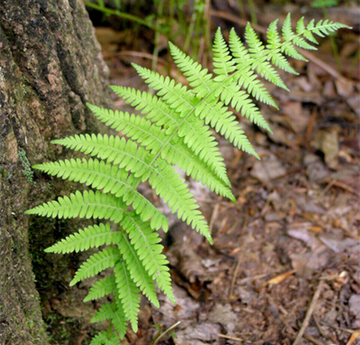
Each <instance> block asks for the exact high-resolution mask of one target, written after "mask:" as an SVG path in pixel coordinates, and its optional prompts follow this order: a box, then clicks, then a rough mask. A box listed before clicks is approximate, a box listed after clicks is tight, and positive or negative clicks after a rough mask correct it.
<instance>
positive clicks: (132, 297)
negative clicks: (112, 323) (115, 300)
mask: <svg viewBox="0 0 360 345" xmlns="http://www.w3.org/2000/svg"><path fill="white" fill-rule="evenodd" d="M114 272H115V281H116V286H117V294H118V296H119V299H120V300H121V305H122V308H123V310H124V314H125V317H126V318H127V319H128V320H129V321H130V324H131V328H132V329H133V331H134V332H135V333H136V332H137V330H138V325H137V319H138V313H139V308H140V299H139V298H140V295H139V289H138V288H137V287H136V285H135V283H134V281H133V280H132V279H131V277H130V273H129V270H128V269H127V267H126V265H125V263H124V262H123V261H119V262H117V264H116V266H115V268H114Z"/></svg>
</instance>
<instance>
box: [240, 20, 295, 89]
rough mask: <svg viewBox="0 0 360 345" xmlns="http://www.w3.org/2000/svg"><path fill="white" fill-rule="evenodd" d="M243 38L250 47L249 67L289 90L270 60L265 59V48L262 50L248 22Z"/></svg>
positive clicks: (261, 45)
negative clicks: (250, 62) (251, 60)
mask: <svg viewBox="0 0 360 345" xmlns="http://www.w3.org/2000/svg"><path fill="white" fill-rule="evenodd" d="M245 39H246V43H247V44H248V45H249V47H250V48H249V51H250V56H252V58H253V62H252V64H251V69H252V70H254V71H255V70H256V71H257V73H258V74H259V75H260V76H261V77H263V78H265V79H266V80H268V81H270V82H271V83H273V84H275V85H276V86H278V87H281V88H282V89H285V90H287V91H289V89H288V87H287V86H286V85H285V84H284V82H283V81H282V79H281V78H280V76H279V74H278V72H277V71H276V70H275V68H274V67H273V66H272V65H271V64H270V62H268V61H267V60H268V59H267V56H266V50H264V46H263V44H262V42H261V41H260V39H259V38H258V36H257V34H256V33H255V31H254V29H253V28H252V27H251V25H250V24H248V25H247V26H246V29H245Z"/></svg>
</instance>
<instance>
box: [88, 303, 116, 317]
mask: <svg viewBox="0 0 360 345" xmlns="http://www.w3.org/2000/svg"><path fill="white" fill-rule="evenodd" d="M114 312H115V308H114V305H113V303H109V302H106V303H105V304H103V305H102V306H101V308H100V309H99V310H98V311H97V313H96V314H95V315H94V316H93V317H92V319H91V322H99V321H104V320H110V319H112V316H113V314H114Z"/></svg>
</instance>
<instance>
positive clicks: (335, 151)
mask: <svg viewBox="0 0 360 345" xmlns="http://www.w3.org/2000/svg"><path fill="white" fill-rule="evenodd" d="M338 134H339V128H338V127H333V128H331V130H323V131H319V132H318V133H317V134H316V135H315V136H314V139H313V141H312V142H311V145H312V147H314V148H315V149H317V150H320V151H321V152H323V153H324V156H325V163H326V165H327V166H328V167H329V168H330V169H336V168H337V165H338V155H339V138H338Z"/></svg>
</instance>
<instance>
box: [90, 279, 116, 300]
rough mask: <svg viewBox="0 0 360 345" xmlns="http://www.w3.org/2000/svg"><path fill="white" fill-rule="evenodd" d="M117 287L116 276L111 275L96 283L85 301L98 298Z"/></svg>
mask: <svg viewBox="0 0 360 345" xmlns="http://www.w3.org/2000/svg"><path fill="white" fill-rule="evenodd" d="M115 289H116V283H115V276H114V275H111V276H108V277H106V278H104V279H101V280H99V281H98V282H97V283H95V284H94V285H93V286H92V287H91V289H90V291H89V293H88V295H87V296H86V297H85V298H84V302H88V301H91V300H93V299H98V298H101V297H104V296H106V295H109V294H111V293H112V292H113V291H114V290H115Z"/></svg>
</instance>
